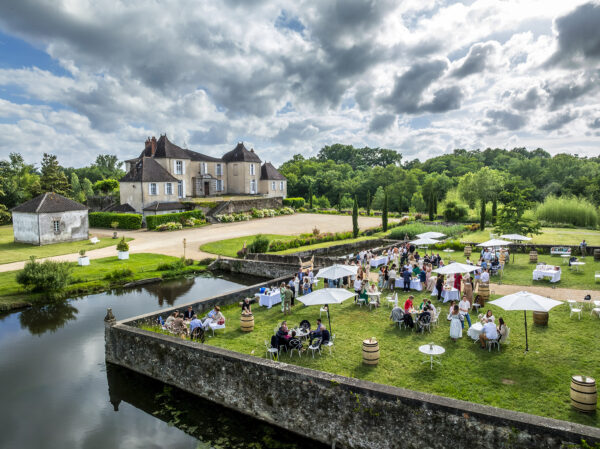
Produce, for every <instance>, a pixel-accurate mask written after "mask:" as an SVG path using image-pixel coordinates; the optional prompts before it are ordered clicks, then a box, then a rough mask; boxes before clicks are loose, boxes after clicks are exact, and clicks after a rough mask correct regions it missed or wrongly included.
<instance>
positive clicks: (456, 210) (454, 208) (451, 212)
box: [444, 201, 468, 221]
mask: <svg viewBox="0 0 600 449" xmlns="http://www.w3.org/2000/svg"><path fill="white" fill-rule="evenodd" d="M467 214H468V211H467V208H466V207H464V206H461V205H460V204H458V203H455V202H454V201H448V202H447V203H446V207H445V208H444V219H445V220H446V221H461V220H463V219H464V218H465V217H466V216H467Z"/></svg>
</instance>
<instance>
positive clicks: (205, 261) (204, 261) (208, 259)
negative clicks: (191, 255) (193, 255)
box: [198, 257, 215, 266]
mask: <svg viewBox="0 0 600 449" xmlns="http://www.w3.org/2000/svg"><path fill="white" fill-rule="evenodd" d="M214 261H215V258H214V257H205V258H204V259H200V260H199V261H198V265H206V266H208V265H210V264H211V263H213V262H214Z"/></svg>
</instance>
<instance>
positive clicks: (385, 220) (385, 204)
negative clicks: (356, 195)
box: [381, 190, 388, 232]
mask: <svg viewBox="0 0 600 449" xmlns="http://www.w3.org/2000/svg"><path fill="white" fill-rule="evenodd" d="M381 227H382V228H383V232H385V231H387V230H388V193H387V190H386V191H385V195H384V197H383V212H382V214H381Z"/></svg>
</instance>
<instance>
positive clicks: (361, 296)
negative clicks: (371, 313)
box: [358, 285, 369, 304]
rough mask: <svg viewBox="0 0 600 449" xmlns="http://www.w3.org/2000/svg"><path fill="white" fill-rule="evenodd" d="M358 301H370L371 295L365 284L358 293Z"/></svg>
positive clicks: (365, 302)
mask: <svg viewBox="0 0 600 449" xmlns="http://www.w3.org/2000/svg"><path fill="white" fill-rule="evenodd" d="M358 301H359V302H362V303H364V304H368V303H369V295H367V289H366V288H365V286H364V285H363V287H362V288H361V290H360V294H359V295H358Z"/></svg>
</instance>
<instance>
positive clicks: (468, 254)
mask: <svg viewBox="0 0 600 449" xmlns="http://www.w3.org/2000/svg"><path fill="white" fill-rule="evenodd" d="M472 251H473V248H472V247H471V245H467V246H465V257H471V253H472Z"/></svg>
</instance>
